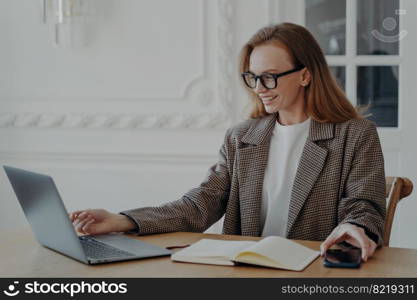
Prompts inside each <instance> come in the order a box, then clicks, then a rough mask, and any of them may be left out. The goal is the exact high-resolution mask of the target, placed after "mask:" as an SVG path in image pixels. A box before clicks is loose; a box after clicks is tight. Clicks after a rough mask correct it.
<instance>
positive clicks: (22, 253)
mask: <svg viewBox="0 0 417 300" xmlns="http://www.w3.org/2000/svg"><path fill="white" fill-rule="evenodd" d="M131 237H133V238H136V239H140V240H142V241H145V242H148V243H152V244H155V245H158V246H161V247H167V246H173V245H183V244H191V243H194V242H196V241H198V240H200V239H201V238H213V239H226V240H258V239H259V238H255V237H242V236H231V235H215V234H200V233H188V232H178V233H168V234H159V235H150V236H141V237H138V236H133V235H132V236H131ZM0 240H1V241H2V242H1V246H0V255H1V260H0V277H417V250H412V249H402V248H388V247H385V248H381V249H378V250H377V251H376V253H375V255H374V256H373V257H372V258H371V259H369V260H368V262H366V263H365V264H363V265H362V266H361V268H360V269H331V268H326V267H324V266H323V264H322V259H321V258H318V259H317V260H315V261H314V262H313V263H312V264H311V265H310V266H308V267H307V268H306V269H305V270H304V271H303V272H294V271H283V270H276V269H269V268H262V267H250V266H235V267H230V266H214V265H201V264H190V263H180V262H173V261H171V259H170V258H169V257H160V258H149V259H143V260H135V261H128V262H120V263H112V264H105V265H97V266H88V265H84V264H82V263H79V262H77V261H75V260H72V259H70V258H68V257H66V256H64V255H61V254H58V253H55V252H53V251H51V250H49V249H46V248H44V247H42V246H40V245H39V244H38V243H37V242H36V241H35V240H34V237H33V235H32V232H31V231H30V230H29V229H27V230H23V231H19V232H9V233H2V234H0ZM299 242H300V243H301V244H303V245H305V246H307V247H310V248H312V249H316V250H319V247H320V242H311V241H299Z"/></svg>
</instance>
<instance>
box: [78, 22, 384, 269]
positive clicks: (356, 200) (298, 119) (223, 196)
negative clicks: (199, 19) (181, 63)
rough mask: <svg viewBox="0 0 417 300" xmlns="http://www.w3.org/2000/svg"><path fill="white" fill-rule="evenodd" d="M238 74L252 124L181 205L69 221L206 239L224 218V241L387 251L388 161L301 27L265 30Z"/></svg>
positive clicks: (90, 228) (94, 229)
mask: <svg viewBox="0 0 417 300" xmlns="http://www.w3.org/2000/svg"><path fill="white" fill-rule="evenodd" d="M240 71H241V72H242V80H243V81H244V83H245V85H246V89H247V90H248V92H249V93H250V95H251V98H252V106H253V109H252V112H251V119H249V120H247V121H245V122H242V123H241V124H238V125H237V126H235V127H233V128H230V129H229V130H228V131H227V133H226V136H225V139H224V143H223V146H222V147H221V149H220V154H219V161H218V162H217V164H215V165H214V166H212V167H211V168H210V170H209V172H208V174H207V177H206V179H205V180H204V182H203V183H201V185H200V186H199V187H197V188H194V189H192V190H190V191H189V192H188V193H186V194H185V195H184V196H183V197H182V198H181V199H179V200H177V201H174V202H170V203H168V204H165V205H163V206H161V207H145V208H139V209H133V210H129V211H124V212H121V213H120V214H113V213H110V212H107V211H105V210H85V211H77V212H74V213H72V214H71V219H72V221H73V224H74V226H75V228H76V229H77V230H78V231H79V232H81V233H88V234H100V233H107V232H111V231H121V232H123V231H132V230H134V231H135V232H137V233H138V234H151V233H162V232H172V231H196V232H203V231H204V230H206V229H207V228H208V227H209V226H211V225H212V224H213V223H214V222H216V221H217V220H219V219H220V218H221V217H222V216H223V215H224V216H225V218H224V224H223V233H224V234H239V235H251V236H266V235H281V236H285V237H287V238H291V239H306V240H317V241H324V242H323V243H322V245H321V251H322V254H323V253H324V252H325V250H326V249H327V248H329V247H330V246H332V245H333V244H336V243H341V242H347V243H349V244H351V245H354V246H356V247H360V248H361V249H362V258H363V260H364V261H366V260H367V259H368V257H370V256H371V255H372V254H373V253H374V251H375V248H376V247H377V245H382V233H383V224H384V219H385V196H384V194H385V175H384V161H383V155H382V151H381V146H380V142H379V139H378V134H377V131H376V127H375V124H374V123H372V122H371V121H368V120H366V119H363V118H362V117H361V116H360V115H359V114H358V113H357V112H356V110H355V108H354V107H353V106H352V105H351V104H350V102H349V101H348V100H347V98H346V96H345V94H344V93H343V91H342V90H341V89H340V88H339V87H338V86H337V84H336V82H335V80H334V79H333V77H332V76H331V73H330V71H329V68H328V65H327V63H326V60H325V57H324V55H323V52H322V51H321V49H320V47H319V46H318V44H317V42H316V40H315V39H314V38H313V36H312V35H311V34H310V33H309V32H308V31H307V30H306V29H305V28H304V27H302V26H299V25H295V24H290V23H283V24H279V25H276V26H269V27H265V28H262V29H261V30H259V31H258V32H257V33H256V34H255V35H254V36H253V37H252V38H251V39H250V40H249V42H248V43H247V44H246V45H245V46H244V47H243V49H242V52H241V57H240Z"/></svg>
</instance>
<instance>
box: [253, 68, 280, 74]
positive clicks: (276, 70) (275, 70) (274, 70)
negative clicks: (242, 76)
mask: <svg viewBox="0 0 417 300" xmlns="http://www.w3.org/2000/svg"><path fill="white" fill-rule="evenodd" d="M249 72H251V73H253V74H255V72H253V71H252V70H249ZM269 72H277V73H280V72H279V70H278V69H268V70H265V71H262V72H261V74H263V73H269Z"/></svg>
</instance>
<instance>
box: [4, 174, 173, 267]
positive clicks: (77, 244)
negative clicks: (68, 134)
mask: <svg viewBox="0 0 417 300" xmlns="http://www.w3.org/2000/svg"><path fill="white" fill-rule="evenodd" d="M3 167H4V170H5V171H6V174H7V177H8V178H9V181H10V183H11V185H12V187H13V190H14V192H15V193H16V197H17V199H18V200H19V203H20V205H21V207H22V209H23V212H24V214H25V215H26V218H27V220H28V222H29V224H30V225H31V227H32V231H33V233H34V235H35V236H36V238H37V240H38V242H39V243H40V244H41V245H42V246H44V247H47V248H49V249H52V250H54V251H57V252H59V253H61V254H64V255H66V256H69V257H71V258H73V259H76V260H78V261H80V262H82V263H85V264H90V265H94V264H102V263H110V262H116V261H125V260H132V259H140V258H146V257H156V256H165V255H170V254H171V251H169V250H167V249H164V248H160V247H157V246H154V245H151V244H148V243H145V242H142V241H139V240H136V239H132V238H129V237H127V236H125V235H123V234H104V235H84V236H78V235H77V233H76V232H75V229H74V227H73V225H72V222H71V220H70V218H69V215H68V212H67V210H66V209H65V206H64V203H63V202H62V200H61V197H60V195H59V193H58V190H57V188H56V186H55V183H54V181H53V179H52V177H50V176H48V175H43V174H38V173H34V172H30V171H26V170H22V169H18V168H13V167H8V166H3Z"/></svg>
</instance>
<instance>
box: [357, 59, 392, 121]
mask: <svg viewBox="0 0 417 300" xmlns="http://www.w3.org/2000/svg"><path fill="white" fill-rule="evenodd" d="M357 92H358V104H359V105H369V109H368V110H367V114H368V113H369V114H372V116H370V117H369V119H370V120H372V121H374V122H376V124H377V125H378V126H380V127H398V66H360V67H358V90H357Z"/></svg>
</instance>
